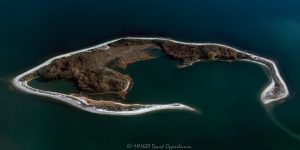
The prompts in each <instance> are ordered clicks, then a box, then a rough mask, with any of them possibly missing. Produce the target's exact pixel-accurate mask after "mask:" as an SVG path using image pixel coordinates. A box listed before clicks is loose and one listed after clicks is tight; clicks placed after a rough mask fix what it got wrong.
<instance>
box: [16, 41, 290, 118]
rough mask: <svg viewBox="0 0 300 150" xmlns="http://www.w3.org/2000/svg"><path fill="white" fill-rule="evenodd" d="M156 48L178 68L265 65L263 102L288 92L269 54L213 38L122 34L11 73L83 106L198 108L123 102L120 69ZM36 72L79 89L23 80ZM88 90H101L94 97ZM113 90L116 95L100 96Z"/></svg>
mask: <svg viewBox="0 0 300 150" xmlns="http://www.w3.org/2000/svg"><path fill="white" fill-rule="evenodd" d="M154 49H159V50H161V51H162V52H163V53H164V54H166V56H167V57H170V58H172V59H177V60H180V61H181V62H182V63H181V65H179V66H178V67H179V68H182V67H188V66H190V65H192V64H194V63H196V62H201V61H207V60H209V61H218V60H220V61H250V62H254V63H257V64H259V65H262V66H264V67H266V69H267V70H268V72H269V76H270V79H271V83H269V85H268V86H267V87H266V88H265V89H264V90H263V91H262V94H261V101H262V103H263V104H266V105H267V104H270V103H272V102H276V101H280V100H283V99H284V98H286V97H287V96H288V95H289V91H288V88H287V86H286V83H285V82H284V80H283V79H282V77H281V75H280V73H279V71H278V68H277V66H276V64H275V63H274V62H273V61H272V60H270V59H266V58H263V57H260V56H257V55H254V54H250V53H247V52H244V51H241V50H238V49H235V48H233V47H230V46H226V45H222V44H217V43H186V42H179V41H175V40H172V39H166V38H144V37H125V38H119V39H115V40H112V41H108V42H105V43H103V44H99V45H97V46H94V47H90V48H87V49H83V50H79V51H75V52H72V53H67V54H63V55H60V56H56V57H54V58H51V59H49V60H47V61H46V62H44V63H42V64H41V65H39V66H37V67H34V68H32V69H30V70H28V71H26V72H24V73H22V74H20V75H18V76H17V77H15V78H14V79H13V84H14V86H15V87H17V88H18V89H20V90H22V91H24V92H27V93H31V94H36V95H40V96H46V97H51V98H54V99H57V100H60V101H62V102H65V103H67V104H70V105H72V106H75V107H77V108H80V109H82V110H85V111H89V112H92V113H97V114H109V115H137V114H142V113H146V112H151V111H157V110H163V109H180V110H189V111H197V110H196V109H194V108H192V107H189V106H187V105H184V104H180V103H173V104H125V103H124V101H126V95H127V93H128V92H129V91H130V89H131V87H132V86H134V85H133V82H134V81H133V79H132V78H131V77H130V75H128V74H124V73H122V72H120V69H125V68H126V67H127V66H128V65H130V64H132V63H135V62H137V61H144V60H151V59H155V58H156V55H155V54H154V52H153V50H154ZM36 78H41V79H42V80H43V81H47V82H52V81H56V80H66V81H69V82H72V83H74V84H75V85H76V88H77V89H78V92H77V93H75V94H64V93H58V92H51V91H46V90H41V89H36V88H34V87H31V86H29V85H28V83H29V82H30V81H32V80H34V79H36ZM91 95H100V98H94V97H92V96H91ZM102 95H103V96H104V97H105V95H115V96H116V97H119V99H115V98H101V96H102Z"/></svg>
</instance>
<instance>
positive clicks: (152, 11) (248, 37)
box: [0, 0, 300, 150]
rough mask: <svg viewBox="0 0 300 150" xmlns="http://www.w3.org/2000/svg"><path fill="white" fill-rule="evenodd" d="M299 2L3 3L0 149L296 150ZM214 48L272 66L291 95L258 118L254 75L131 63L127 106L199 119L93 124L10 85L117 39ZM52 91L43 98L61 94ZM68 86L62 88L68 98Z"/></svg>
mask: <svg viewBox="0 0 300 150" xmlns="http://www.w3.org/2000/svg"><path fill="white" fill-rule="evenodd" d="M299 5H300V2H298V1H296V0H289V1H284V2H283V1H279V0H272V1H271V0H270V1H259V0H253V1H248V2H245V1H233V0H232V1H226V2H225V1H221V0H220V1H216V0H215V1H201V0H199V1H188V2H187V1H177V0H175V1H174V0H173V1H163V2H162V1H158V0H154V1H126V2H125V1H112V0H109V1H93V0H91V1H71V0H63V1H50V0H44V1H38V0H29V1H22V0H19V1H18V0H0V67H1V68H2V69H1V70H0V91H1V94H0V102H1V105H0V118H1V119H0V149H1V150H53V149H57V150H59V149H62V150H65V149H74V150H77V149H78V150H81V149H85V150H86V149H93V150H96V149H101V150H109V149H112V150H114V149H126V145H127V144H128V143H130V144H144V143H146V144H148V143H150V144H156V145H159V144H170V145H178V144H182V145H189V146H191V147H192V149H196V150H199V149H231V150H232V149H243V150H245V149H249V150H252V149H264V150H265V149H272V150H273V149H278V150H282V149H287V150H298V149H300V141H299V139H297V138H298V137H299V136H298V135H299V134H300V117H299V115H298V114H300V109H299V108H300V99H299V95H298V94H299V92H300V79H299V73H300V69H299V68H300V67H299V66H300V61H299V58H298V57H299V54H300V52H299V49H300V45H299V43H300V9H299ZM129 35H130V36H161V37H170V38H173V39H176V40H182V41H193V42H217V43H222V44H228V45H231V46H234V47H236V48H239V49H242V50H247V51H249V52H252V53H255V54H258V55H261V56H265V57H269V58H272V59H273V60H274V61H275V62H277V63H278V64H279V68H280V71H281V73H282V76H283V78H284V79H285V80H286V81H287V85H288V87H289V89H290V92H291V95H290V97H289V98H288V99H286V102H284V103H281V104H278V105H275V106H272V107H268V108H264V107H263V106H262V105H261V103H260V101H259V94H260V92H261V90H262V89H263V88H264V86H266V85H267V83H268V82H269V79H268V75H267V72H266V70H265V69H264V68H262V67H261V66H258V65H256V64H251V63H246V62H233V63H224V62H202V63H198V64H195V65H194V66H191V67H188V68H185V69H177V68H176V65H177V62H175V61H170V60H168V59H165V58H159V59H156V60H152V61H145V62H138V63H136V64H133V65H130V66H129V67H128V68H127V70H126V71H127V72H128V73H129V74H131V75H132V78H133V79H134V81H135V82H134V87H133V89H132V91H131V92H130V93H129V94H128V96H127V100H126V102H128V103H136V102H139V103H172V102H181V103H184V104H187V105H190V106H192V107H194V108H196V109H198V110H199V111H201V113H193V112H186V111H161V112H154V113H148V114H144V115H140V116H129V117H118V116H103V115H95V114H91V113H87V112H83V111H81V110H78V109H75V108H72V107H70V106H68V105H65V104H62V103H60V102H57V101H56V100H53V99H50V98H44V97H38V96H34V95H29V94H25V93H22V92H19V91H16V90H15V89H14V88H13V87H12V86H11V84H10V80H11V79H12V78H13V77H14V76H16V75H17V74H19V73H21V72H23V71H26V70H27V69H30V68H31V67H34V66H36V65H38V64H40V63H42V62H44V61H45V60H47V59H49V58H51V57H53V56H56V55H59V54H63V53H66V52H70V51H73V50H76V49H82V48H85V47H89V46H91V45H96V44H99V43H102V42H105V41H108V40H111V39H114V38H117V37H123V36H129ZM59 85H60V84H59V83H58V84H57V85H56V84H53V85H51V86H52V87H51V88H54V89H55V87H58V88H61V89H65V88H64V87H60V86H59ZM68 87H70V86H67V87H66V88H68Z"/></svg>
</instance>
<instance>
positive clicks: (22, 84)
mask: <svg viewBox="0 0 300 150" xmlns="http://www.w3.org/2000/svg"><path fill="white" fill-rule="evenodd" d="M122 39H132V40H150V41H151V40H160V41H170V42H174V43H179V44H185V45H217V46H222V47H226V48H230V49H233V50H234V51H236V52H239V53H242V54H246V55H249V56H250V58H251V59H241V60H238V61H249V62H252V63H257V64H260V65H262V66H264V67H266V68H267V69H269V71H270V78H271V83H269V84H268V86H267V87H265V88H264V90H263V91H262V93H261V101H262V103H263V104H270V103H272V102H275V101H279V100H282V99H284V98H286V97H287V96H288V95H289V91H288V88H287V86H286V84H285V82H284V80H283V79H282V77H281V76H280V73H279V71H278V68H277V66H276V64H275V63H274V62H273V61H271V60H269V59H266V58H263V57H259V56H256V55H254V54H250V53H248V52H243V51H240V50H238V49H235V48H233V47H230V46H227V45H223V44H217V43H188V42H180V41H176V40H172V39H168V38H154V37H148V38H147V37H124V38H117V39H114V40H110V41H107V42H104V43H101V44H98V45H96V46H92V47H88V48H85V49H81V50H77V51H74V52H70V53H66V54H62V55H58V56H56V57H53V58H50V59H48V60H47V61H45V62H44V63H42V64H40V65H38V66H36V67H34V68H32V69H30V70H28V71H26V72H24V73H22V74H20V75H18V76H16V77H15V78H14V79H13V80H12V84H13V85H14V86H15V87H16V88H17V89H19V90H21V91H24V92H26V93H30V94H35V95H39V96H45V97H50V98H54V99H57V100H60V101H62V102H65V103H67V104H70V105H72V106H75V107H77V108H79V109H82V110H85V111H88V112H92V113H97V114H108V115H137V114H143V113H147V112H152V111H158V110H165V109H177V110H189V111H196V110H195V109H193V108H192V107H189V106H186V105H183V104H180V103H173V104H161V105H160V104H148V105H142V104H123V103H118V102H110V103H113V104H114V105H119V106H124V107H125V106H126V107H127V106H130V105H132V106H133V105H134V106H135V105H138V106H139V108H137V109H134V110H126V111H109V110H105V109H99V108H96V107H95V106H90V107H89V106H88V105H87V103H85V102H86V100H84V98H82V97H79V96H74V95H67V94H63V93H58V92H51V91H44V90H39V89H35V88H33V87H31V86H29V85H28V84H27V83H28V82H29V81H30V80H26V79H25V80H24V78H25V77H26V76H28V75H31V74H32V73H34V72H35V71H37V70H39V69H40V68H42V67H44V66H47V65H49V64H50V63H51V62H52V61H54V60H56V59H59V58H63V57H68V56H71V55H74V54H78V53H81V52H89V51H91V50H94V49H97V50H98V49H99V50H104V51H105V50H109V48H110V47H109V46H108V44H110V43H114V42H116V41H119V40H122ZM199 61H201V60H196V61H194V62H191V63H190V64H188V65H186V66H184V67H188V66H190V65H192V64H193V63H196V62H199ZM217 61H218V60H217ZM275 82H277V84H280V85H281V86H282V89H280V90H282V91H281V93H280V95H279V97H277V98H268V96H269V95H270V93H271V96H272V94H273V92H274V90H275V88H276V87H275ZM128 84H130V83H128ZM126 87H127V89H128V87H129V85H127V86H126Z"/></svg>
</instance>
